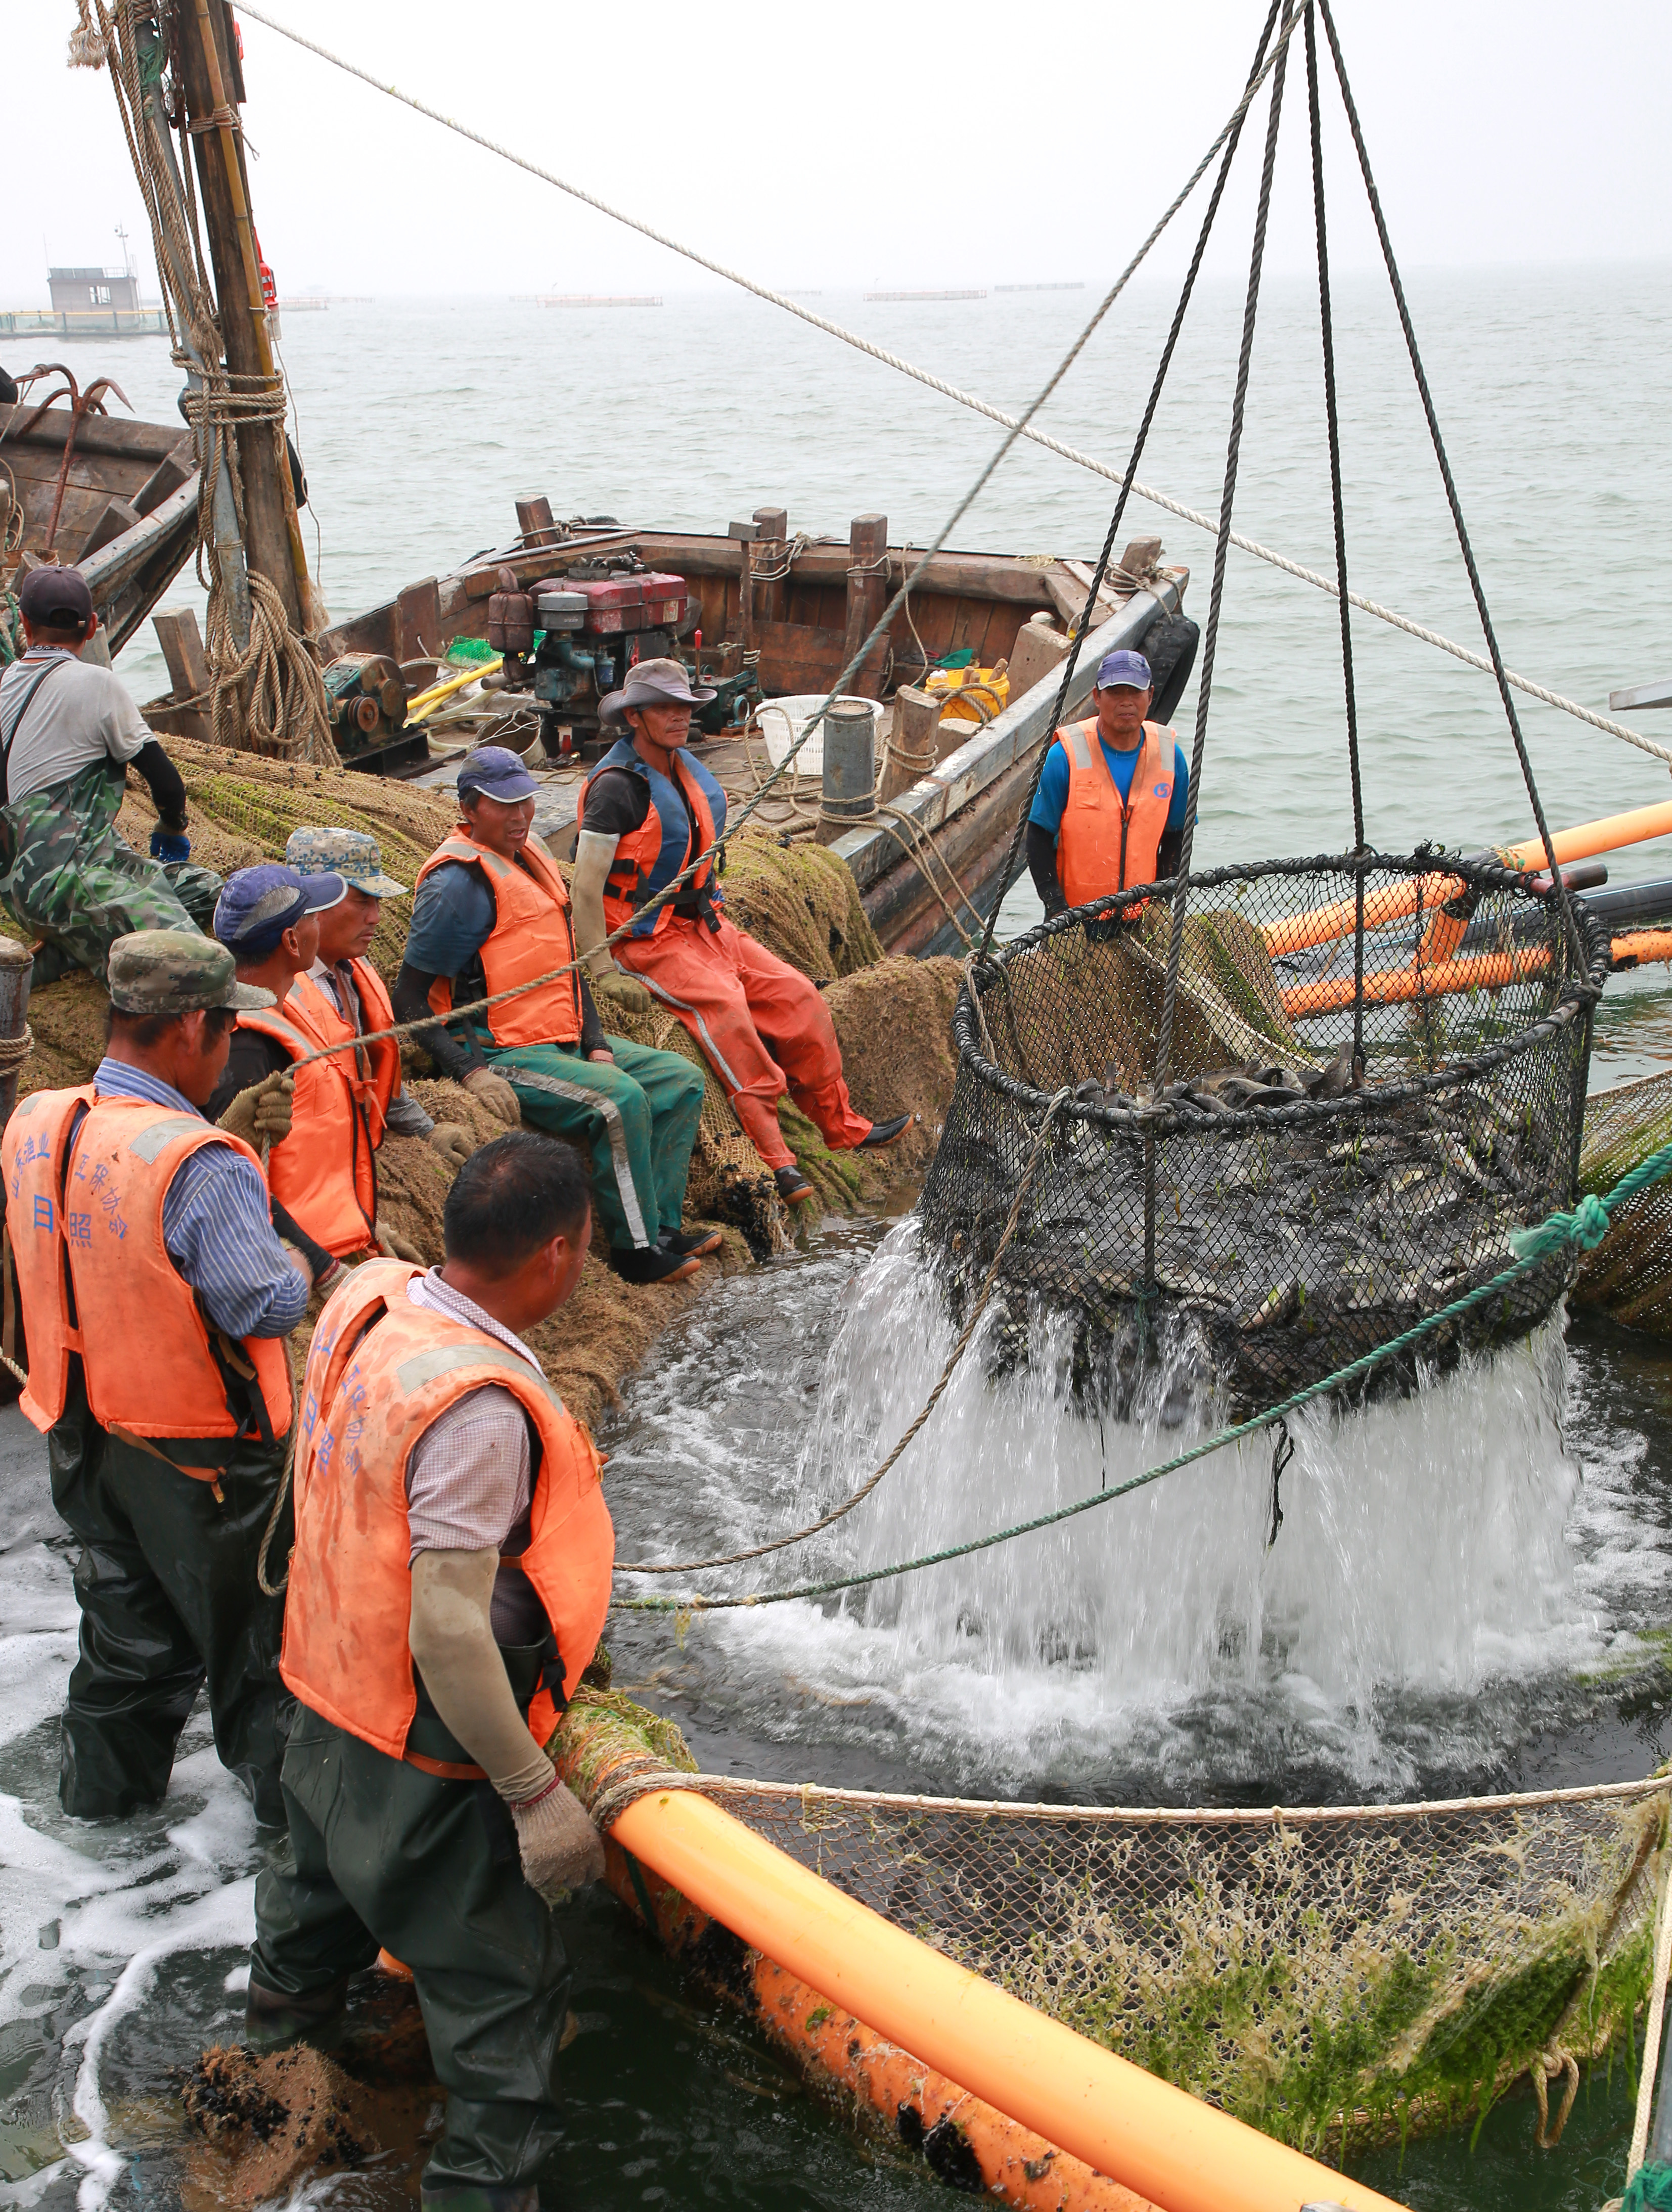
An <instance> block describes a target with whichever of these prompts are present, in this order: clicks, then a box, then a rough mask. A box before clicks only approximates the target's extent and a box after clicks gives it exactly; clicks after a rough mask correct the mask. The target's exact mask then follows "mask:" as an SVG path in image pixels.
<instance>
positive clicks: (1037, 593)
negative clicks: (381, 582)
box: [145, 499, 1195, 953]
mask: <svg viewBox="0 0 1672 2212" xmlns="http://www.w3.org/2000/svg"><path fill="white" fill-rule="evenodd" d="M518 520H519V522H520V525H521V528H520V532H519V535H518V536H517V538H515V539H514V541H512V542H511V543H509V544H507V545H505V546H503V547H502V548H499V549H497V550H494V551H490V552H487V553H483V554H480V555H478V556H476V557H475V558H474V559H473V560H472V561H471V562H469V563H468V564H467V565H466V566H465V567H463V568H458V569H455V570H453V571H452V572H451V573H449V574H445V575H441V576H431V577H428V578H426V579H424V580H423V581H422V582H419V583H417V584H414V585H412V586H410V587H409V588H408V589H407V590H405V591H403V592H400V593H399V594H398V597H396V598H394V599H389V600H386V602H385V603H384V604H383V605H380V606H375V607H373V608H370V609H369V610H368V611H367V612H365V613H364V614H362V615H358V616H356V617H354V618H353V619H352V620H350V621H346V622H343V623H338V624H337V625H336V626H335V627H333V628H332V629H329V630H327V631H326V632H325V635H324V636H323V637H322V639H321V640H320V643H321V646H322V647H323V649H324V652H325V659H326V662H327V667H326V684H327V689H328V690H330V691H331V696H332V700H333V711H334V713H335V714H336V716H337V724H336V735H337V744H338V747H339V750H341V751H342V753H343V756H344V760H345V762H346V763H348V765H350V766H351V767H364V768H367V769H374V770H376V771H379V772H381V773H384V774H396V775H403V776H407V777H412V778H415V779H417V780H420V781H435V782H442V781H447V780H449V779H450V777H451V775H452V772H453V771H452V769H451V768H450V767H449V766H448V764H447V763H448V762H449V760H450V759H453V758H456V757H457V753H458V751H459V750H460V749H461V748H462V747H464V746H465V745H467V744H479V743H483V742H484V741H485V742H494V743H502V744H512V745H514V746H515V747H516V749H517V750H519V751H523V752H526V754H527V756H528V757H529V764H530V766H531V768H532V769H533V771H534V773H535V774H536V775H537V777H538V780H539V781H540V784H541V798H540V807H539V811H538V815H537V817H536V824H537V829H538V832H539V834H541V835H542V836H544V837H545V838H546V840H547V841H548V842H549V843H550V846H551V848H552V849H553V850H554V851H555V852H556V853H557V854H558V856H559V857H560V858H568V857H570V856H571V855H572V854H573V851H574V844H575V835H576V822H575V809H576V805H577V803H578V799H579V794H580V789H581V783H582V782H583V781H584V779H585V775H586V770H587V765H588V763H590V762H591V761H592V760H593V759H595V758H596V757H598V756H599V753H600V752H601V751H602V750H605V747H606V746H607V744H609V742H610V736H611V733H604V732H600V731H599V723H598V714H597V708H598V703H599V696H600V694H599V684H600V682H601V684H602V687H603V689H604V690H606V691H607V690H609V689H611V688H612V687H613V685H614V684H615V683H616V682H617V681H618V680H619V678H621V676H622V675H623V673H624V671H625V669H626V668H627V667H628V666H629V665H631V663H632V662H633V661H634V660H636V659H641V658H642V659H649V658H652V657H654V656H656V655H658V654H666V653H678V654H679V655H680V656H681V657H682V658H683V659H684V661H685V662H686V664H687V665H688V666H689V667H690V669H691V670H692V671H693V672H695V673H699V674H700V676H701V678H702V682H703V683H705V684H710V685H713V686H714V687H715V689H716V690H717V693H718V696H717V699H716V702H715V705H714V708H712V709H710V710H709V711H708V713H707V714H704V715H703V717H702V721H703V723H704V724H705V725H706V727H705V728H703V729H702V730H701V731H699V732H698V733H697V736H696V743H697V744H699V746H700V748H701V751H702V757H703V759H704V760H705V761H706V763H707V764H708V768H709V769H710V770H711V771H712V773H713V774H714V776H715V777H716V778H717V780H718V781H720V784H721V785H722V786H723V787H724V788H725V790H726V792H727V796H728V799H730V800H731V802H732V803H733V806H734V807H735V806H736V805H740V804H742V803H745V802H746V801H747V800H749V799H752V798H754V797H755V796H756V795H757V793H759V792H760V790H761V787H762V786H763V784H764V782H765V781H766V780H767V777H768V776H769V774H770V772H771V769H772V767H773V766H774V765H775V762H776V761H778V760H781V757H782V754H783V751H784V750H785V747H786V745H787V742H788V738H789V734H790V720H791V718H790V716H789V714H787V712H783V711H775V709H774V707H773V705H772V702H775V701H776V700H780V699H787V700H791V701H797V702H816V701H817V700H818V699H822V698H823V697H824V695H825V694H826V693H827V692H829V691H830V689H831V687H832V686H834V685H835V684H836V683H837V682H838V680H839V679H840V678H841V676H842V671H843V669H844V668H845V667H847V666H848V664H849V662H850V661H852V659H854V655H855V654H856V653H858V652H859V649H860V646H861V645H862V644H863V643H864V641H865V640H866V637H867V636H868V635H869V634H870V633H871V631H872V629H874V628H875V626H876V624H877V622H878V621H879V618H880V617H881V616H882V614H883V612H884V610H885V607H886V605H887V604H888V602H889V599H890V598H891V596H892V594H893V592H894V591H895V589H896V588H897V586H898V584H899V583H900V581H901V580H903V578H905V577H908V576H909V575H910V574H911V573H912V571H913V568H914V567H915V561H916V558H917V556H914V554H913V552H912V550H911V549H910V548H909V546H902V545H897V544H894V545H891V544H889V543H888V531H887V523H886V520H885V518H884V517H883V516H881V515H874V514H872V515H862V516H860V518H859V519H858V520H856V521H855V522H854V525H853V526H852V529H851V531H850V533H849V536H848V538H847V539H846V540H843V539H841V538H806V537H804V536H796V535H793V534H792V533H791V532H790V530H789V527H788V523H787V517H786V515H785V513H784V511H783V510H782V509H781V508H762V509H760V510H758V511H757V513H756V514H755V516H754V517H753V518H752V519H751V520H750V521H748V522H746V523H734V524H733V525H732V526H731V528H730V530H729V531H728V532H726V533H725V534H716V535H714V536H703V535H700V534H696V533H686V532H672V531H663V530H657V529H654V528H641V527H639V526H624V525H623V524H620V523H618V522H617V521H615V520H613V519H611V518H607V517H605V518H595V519H593V520H589V521H576V522H574V523H569V524H564V523H560V522H557V521H556V520H554V519H553V513H552V507H551V504H550V501H547V500H545V499H538V500H525V501H519V502H518ZM1161 552H1162V548H1161V544H1160V541H1159V539H1157V538H1148V539H1142V540H1137V541H1134V544H1132V545H1130V546H1128V548H1127V550H1126V551H1125V553H1124V555H1123V556H1122V561H1121V562H1120V563H1119V568H1118V572H1116V573H1114V574H1112V576H1111V580H1109V581H1107V582H1106V583H1105V586H1104V589H1103V591H1102V592H1100V594H1099V597H1098V600H1097V605H1096V606H1095V607H1094V609H1093V611H1092V619H1091V631H1090V633H1089V634H1088V635H1087V637H1086V640H1085V644H1084V646H1083V647H1082V649H1081V652H1080V653H1079V659H1078V662H1077V665H1076V670H1075V675H1074V679H1073V684H1072V686H1071V689H1070V694H1069V699H1068V707H1069V709H1070V711H1085V702H1086V701H1087V699H1088V697H1089V695H1090V691H1091V678H1092V676H1093V673H1094V672H1095V671H1096V668H1097V662H1098V660H1099V659H1100V658H1101V657H1102V655H1103V654H1104V653H1107V652H1109V651H1110V650H1111V649H1112V648H1113V647H1117V646H1126V647H1143V648H1145V649H1147V650H1148V651H1149V653H1150V656H1151V659H1152V663H1153V664H1154V665H1155V667H1156V671H1157V679H1158V696H1157V711H1158V713H1159V714H1162V715H1163V716H1165V715H1166V714H1169V713H1170V711H1171V708H1172V706H1173V704H1174V703H1175V702H1176V700H1177V698H1178V696H1179V695H1180V693H1181V692H1182V691H1183V688H1184V684H1185V682H1186V680H1187V679H1188V677H1189V671H1190V665H1191V662H1192V660H1193V659H1194V655H1195V624H1194V623H1190V622H1189V621H1188V620H1184V619H1183V618H1182V617H1181V609H1182V605H1183V598H1184V592H1185V588H1186V586H1187V584H1188V582H1189V570H1188V569H1186V568H1180V567H1164V566H1163V565H1162V563H1161ZM1091 581H1092V572H1091V568H1089V567H1088V566H1086V565H1085V563H1083V562H1076V561H1061V560H1057V559H1055V558H1054V557H1051V556H1037V555H1021V556H1018V555H1008V554H995V553H965V552H952V551H943V552H940V553H938V554H936V555H935V556H933V559H931V560H930V562H928V564H927V568H925V570H924V572H923V574H922V575H921V577H920V578H919V579H918V580H917V581H916V583H915V585H914V586H913V587H912V590H911V592H910V595H909V599H908V600H907V602H906V604H905V605H903V607H902V608H901V609H900V610H899V611H898V612H897V614H896V616H895V617H894V618H893V620H892V622H891V624H890V627H889V630H888V632H887V633H886V635H885V641H883V642H882V643H881V644H879V646H878V647H873V649H872V653H871V655H870V656H869V657H868V659H866V662H865V664H864V665H862V666H861V667H860V671H859V672H858V674H857V675H856V676H855V677H854V678H853V679H852V681H851V684H850V690H851V693H852V695H854V696H858V697H860V698H864V699H868V700H872V701H874V702H877V707H878V714H877V717H876V726H875V738H874V743H875V767H874V771H873V775H874V781H873V784H872V790H871V792H870V793H866V791H865V790H864V789H863V788H861V790H860V793H859V794H858V797H857V799H854V800H852V801H849V802H848V815H849V818H850V819H851V820H852V823H853V826H852V827H851V828H848V829H842V828H841V826H840V824H839V823H834V822H832V821H830V820H829V819H826V820H824V821H823V822H821V821H820V819H819V817H820V800H821V778H820V776H819V775H818V774H814V775H806V774H805V773H798V774H796V775H793V779H792V778H786V779H785V780H784V781H783V782H782V783H781V785H779V786H777V787H775V790H774V792H773V793H772V794H771V796H770V798H769V801H768V802H767V804H766V805H765V807H764V809H763V815H762V817H761V818H762V819H763V821H764V822H765V823H766V824H767V826H769V827H771V828H775V829H778V830H779V831H780V833H781V834H784V835H788V836H819V837H821V839H822V840H823V842H826V843H829V844H831V845H832V846H833V847H834V849H835V851H836V853H837V854H838V855H839V856H840V857H841V858H842V860H845V861H846V862H847V864H848V866H849V868H850V869H851V870H852V871H853V873H854V877H855V878H856V880H857V881H858V883H859V885H860V892H861V894H862V896H863V901H864V904H865V908H866V913H867V915H868V916H869V917H870V920H871V923H872V927H873V928H874V929H875V930H876V932H877V934H878V936H879V939H881V941H882V943H883V944H884V945H885V946H886V947H887V948H888V949H889V950H890V951H898V952H910V953H925V952H940V951H956V950H958V946H959V944H960V941H961V938H960V930H961V929H962V930H963V931H966V932H967V931H969V930H970V929H971V928H974V927H979V923H980V920H981V917H982V915H984V914H985V913H986V911H987V909H988V906H989V905H990V903H991V902H992V900H993V898H994V896H996V894H997V890H998V878H999V875H1000V870H1001V867H1002V863H1003V859H1004V855H1005V853H1006V849H1007V848H1008V846H1009V844H1010V841H1011V838H1012V834H1013V832H1014V830H1015V827H1016V822H1017V817H1018V813H1019V811H1020V810H1021V808H1022V805H1023V804H1024V799H1025V798H1026V795H1027V792H1028V789H1029V787H1030V785H1031V781H1032V777H1033V772H1034V769H1035V766H1036V764H1037V758H1038V754H1039V751H1040V749H1041V747H1042V746H1043V744H1044V743H1045V740H1046V737H1047V734H1048V732H1049V728H1050V722H1051V714H1052V709H1053V708H1054V707H1055V702H1056V695H1057V691H1058V690H1059V688H1060V684H1061V663H1062V659H1063V657H1064V654H1065V653H1066V651H1067V641H1068V633H1069V630H1070V629H1071V628H1072V625H1073V623H1076V622H1078V620H1079V617H1080V614H1081V612H1082V611H1083V609H1084V606H1085V599H1086V597H1087V593H1088V591H1089V588H1090V586H1091ZM563 586H573V587H574V588H573V589H572V590H570V591H569V592H568V593H567V594H566V595H565V594H563V592H562V587H563ZM542 587H544V592H543V589H542ZM588 591H590V592H592V594H593V597H592V599H591V600H587V598H586V594H587V592H588ZM552 592H557V593H559V594H560V595H562V596H566V598H567V599H568V600H569V601H571V602H573V604H574V605H575V610H576V611H575V614H574V616H573V617H570V618H571V619H573V621H574V623H575V631H574V633H573V635H568V636H565V638H564V639H563V642H562V665H559V663H558V662H557V660H556V659H554V658H553V656H552V655H551V654H550V653H546V652H545V650H544V647H542V648H540V649H538V650H535V651H531V650H525V651H524V652H522V653H520V654H517V655H515V656H514V657H511V658H508V659H505V661H504V664H503V665H500V664H499V662H498V661H497V660H496V661H495V663H494V664H493V665H492V666H491V668H490V669H489V672H488V673H487V674H486V675H485V677H484V678H481V679H480V680H478V678H477V676H476V675H475V674H474V673H473V672H472V664H471V660H470V659H469V658H468V657H462V665H455V663H459V662H461V655H462V656H467V655H468V653H469V652H471V651H472V650H476V651H479V652H480V653H482V654H483V656H484V659H485V656H486V655H487V654H488V653H489V649H490V641H491V643H492V646H493V647H494V648H499V647H501V644H502V637H503V635H504V630H503V624H504V622H505V620H506V619H507V615H506V609H507V608H508V607H509V606H511V604H512V602H513V600H514V599H515V600H520V605H521V607H522V609H523V610H524V613H523V616H522V618H523V619H524V620H525V621H526V623H528V624H529V626H530V630H529V633H528V634H526V646H527V647H530V648H532V647H533V645H534V638H535V636H536V635H538V634H539V625H540V623H541V620H542V617H540V615H539V613H538V607H539V605H540V604H541V599H542V596H543V595H544V596H550V594H551V593H552ZM659 592H660V593H661V594H662V597H661V598H660V599H658V598H657V597H656V596H655V594H657V593H659ZM496 610H497V611H496ZM158 628H159V634H160V635H161V637H162V642H163V646H164V650H165V652H166V653H168V654H169V656H170V668H171V672H172V673H173V676H174V678H175V691H174V693H173V695H171V697H170V698H169V699H164V700H158V701H155V702H153V703H152V704H151V705H150V706H149V707H148V708H146V710H145V711H146V714H147V717H148V719H149V720H150V722H151V724H152V726H153V727H155V728H156V729H159V730H162V731H174V732H178V733H179V734H181V735H186V736H193V735H200V734H204V732H202V730H201V729H200V727H199V726H198V725H199V720H200V718H199V717H196V716H194V715H193V714H192V710H191V709H189V708H176V707H175V706H174V705H173V700H174V699H179V700H180V701H182V702H183V701H184V700H185V699H186V698H188V697H190V696H192V695H194V694H196V693H200V692H201V690H202V689H203V683H202V676H201V668H200V665H199V663H198V659H197V658H196V656H195V655H193V654H192V653H190V652H189V651H188V652H186V653H180V652H179V641H178V640H177V639H176V638H175V637H174V636H173V635H170V634H168V633H167V631H166V630H165V626H164V625H163V624H162V623H159V625H158ZM553 635H556V633H553ZM460 641H480V642H479V645H478V644H471V645H467V646H466V647H463V648H461V646H460ZM450 655H451V656H453V658H452V659H449V656H450ZM949 660H951V661H953V662H957V661H959V660H962V661H963V662H964V663H965V664H966V665H965V667H964V669H962V670H959V669H956V668H955V669H953V670H952V671H946V672H945V673H942V674H940V675H939V678H938V680H937V670H938V665H939V664H942V663H945V662H947V661H949ZM995 671H996V673H995ZM970 678H981V679H982V680H980V681H973V680H967V679H970ZM448 681H453V682H455V683H456V684H457V686H458V689H457V690H456V691H455V692H454V693H453V696H450V697H448V698H447V700H446V702H445V703H444V704H442V705H440V706H433V705H432V704H431V703H430V702H429V699H428V698H427V696H426V695H429V694H434V693H435V691H436V690H438V689H439V688H440V685H441V684H444V683H446V682H448ZM926 686H927V687H930V688H925V687H926ZM954 686H956V687H957V688H952V687H954ZM409 707H410V709H411V714H412V719H410V720H409V719H408V709H409ZM806 711H807V705H806V704H803V706H802V708H801V712H802V713H803V714H805V713H806ZM774 740H776V743H775V742H774Z"/></svg>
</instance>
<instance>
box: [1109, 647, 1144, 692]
mask: <svg viewBox="0 0 1672 2212" xmlns="http://www.w3.org/2000/svg"><path fill="white" fill-rule="evenodd" d="M1154 681H1155V678H1153V677H1152V675H1151V674H1150V665H1149V663H1148V661H1147V660H1146V659H1145V658H1144V656H1143V654H1142V653H1104V657H1103V659H1101V660H1100V661H1099V662H1098V663H1097V689H1098V690H1099V691H1112V690H1114V688H1115V686H1116V684H1130V685H1131V687H1132V689H1133V690H1134V691H1147V690H1149V688H1150V686H1151V684H1153V683H1154Z"/></svg>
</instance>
